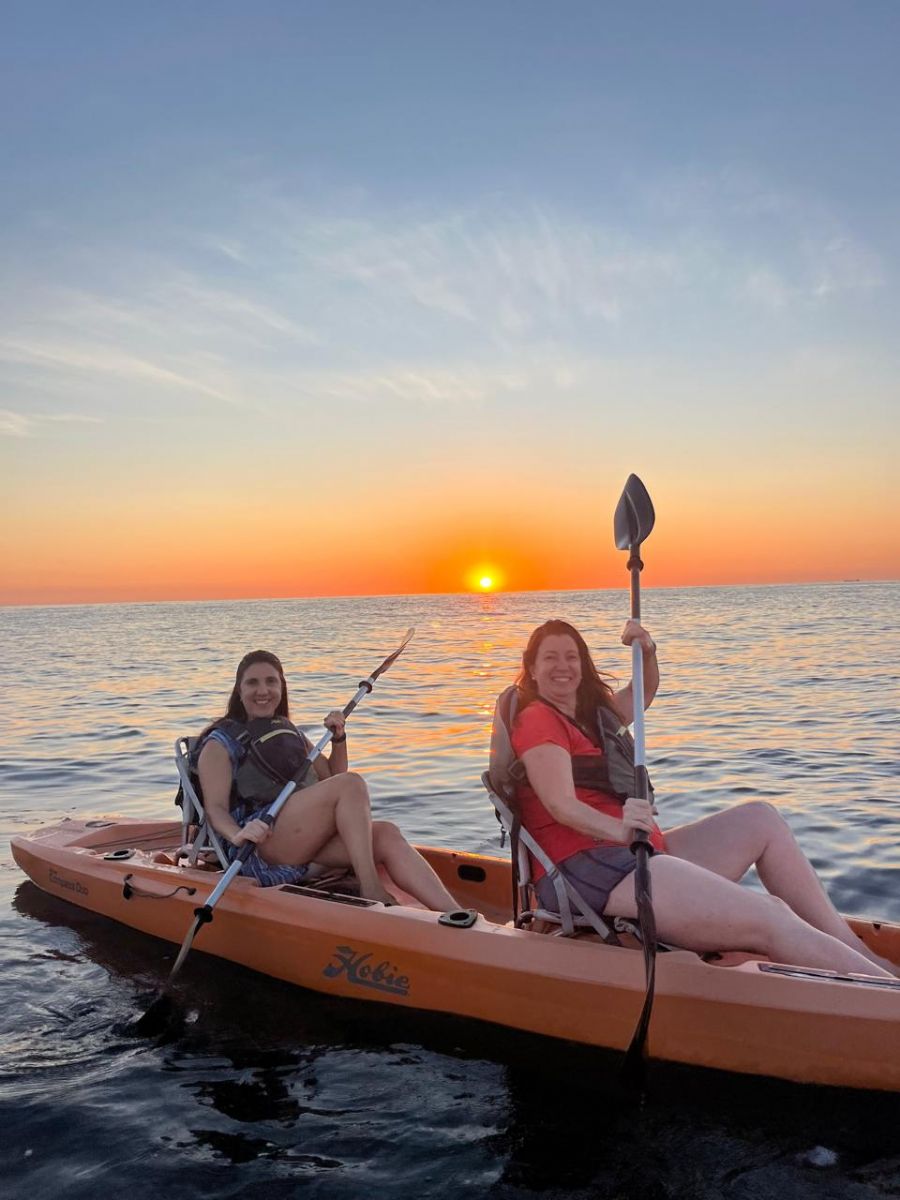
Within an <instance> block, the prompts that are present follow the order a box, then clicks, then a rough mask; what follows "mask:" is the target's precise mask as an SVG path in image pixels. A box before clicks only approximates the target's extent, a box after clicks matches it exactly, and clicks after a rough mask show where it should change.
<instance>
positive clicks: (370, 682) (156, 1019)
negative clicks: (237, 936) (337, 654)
mask: <svg viewBox="0 0 900 1200" xmlns="http://www.w3.org/2000/svg"><path fill="white" fill-rule="evenodd" d="M415 632H416V631H415V629H413V628H410V629H407V631H406V637H405V638H404V639H403V641H402V642H401V643H400V645H399V646H398V647H397V649H396V650H395V651H394V652H393V654H389V655H388V656H387V658H386V659H385V660H384V662H383V663H382V664H381V666H380V667H376V669H375V670H374V671H373V672H372V674H371V675H369V676H368V678H366V679H362V680H360V684H359V690H358V691H357V693H356V695H355V696H354V697H353V699H352V700H351V701H350V702H349V704H345V705H344V707H343V709H342V710H341V711H342V712H343V714H344V716H345V717H349V716H350V714H351V713H352V712H353V710H354V708H356V706H357V705H358V704H359V702H360V701H361V700H362V699H363V697H364V696H368V694H369V692H371V690H372V688H373V687H374V686H375V680H376V679H377V678H378V676H379V675H383V674H384V672H385V671H386V670H387V669H388V667H390V666H391V665H392V664H393V663H394V662H396V661H397V659H398V658H399V657H400V655H401V654H402V653H403V651H404V650H405V649H406V647H407V646H408V645H409V643H410V641H411V640H412V637H413V634H414V633H415ZM333 736H334V734H333V732H332V730H330V729H328V730H326V731H325V733H324V734H323V735H322V737H321V738H319V740H318V742H316V744H315V746H314V747H313V748H312V750H310V752H309V754H308V755H307V757H306V759H305V761H304V763H303V765H302V766H301V768H300V770H299V771H298V772H297V774H296V775H295V776H294V778H293V779H291V780H289V781H288V782H287V783H286V784H285V785H284V787H283V788H282V789H281V791H280V792H279V793H278V795H277V796H276V797H275V799H274V800H273V801H272V803H271V804H270V805H269V807H268V808H267V809H266V811H265V812H264V813H263V815H262V816H261V817H260V818H259V820H261V821H265V823H266V824H267V825H268V826H269V827H270V828H271V827H272V826H273V825H274V824H275V821H276V819H277V817H278V814H279V813H280V812H281V810H282V808H283V807H284V805H285V804H286V802H287V800H288V799H289V797H290V796H292V795H293V793H294V792H295V791H296V790H297V788H298V787H299V786H300V784H301V783H302V782H303V780H304V778H305V776H306V773H307V771H308V770H309V768H310V767H311V766H312V764H313V762H314V761H315V760H316V759H317V758H318V757H319V755H320V754H321V753H322V751H323V750H324V749H325V747H326V746H327V745H328V743H329V742H330V741H331V739H332V737H333ZM255 849H256V844H255V843H254V842H245V843H244V845H243V846H242V847H241V848H240V850H239V851H238V853H237V854H236V856H235V858H234V860H233V861H232V863H231V866H230V867H229V868H228V870H227V871H226V872H225V874H224V875H223V876H222V878H221V879H220V880H219V883H218V884H217V886H216V887H215V888H214V889H213V891H212V892H211V893H210V895H209V899H208V900H207V901H206V903H205V904H203V905H201V906H200V907H199V908H195V909H194V917H195V918H196V919H195V921H194V923H193V925H191V927H190V929H188V931H187V933H186V935H185V938H184V941H183V942H182V943H181V949H180V950H179V951H178V957H177V958H176V959H175V963H174V965H173V967H172V970H171V971H170V972H169V978H168V979H167V980H166V982H165V983H164V984H163V986H162V989H161V991H160V993H159V995H157V996H156V997H155V999H154V1000H153V1001H152V1002H151V1004H150V1006H149V1008H148V1009H147V1011H146V1012H145V1013H144V1015H143V1016H142V1017H140V1018H139V1019H138V1020H137V1021H136V1022H135V1023H134V1024H133V1025H132V1026H131V1027H130V1031H131V1032H132V1033H136V1034H138V1035H139V1036H143V1035H149V1034H153V1033H156V1032H157V1031H159V1029H160V1028H161V1027H163V1026H164V1025H165V1024H167V1022H168V1019H169V1012H170V1008H171V1001H170V999H169V995H168V993H169V990H170V989H171V987H172V981H173V980H174V979H175V976H176V975H177V974H178V972H179V971H180V970H181V966H182V963H183V962H184V960H185V959H186V958H187V956H188V951H189V950H190V948H191V946H192V945H193V942H194V938H195V937H196V936H197V933H198V932H199V930H200V928H201V927H202V926H203V925H206V924H208V923H209V922H210V921H211V920H212V919H213V909H214V908H215V907H216V905H217V904H218V903H219V901H220V900H221V899H222V896H223V895H224V893H225V889H226V888H227V887H228V885H229V884H230V883H231V881H232V879H234V877H235V875H238V874H240V870H241V867H242V866H243V864H244V863H245V862H246V860H247V859H248V858H249V857H250V855H251V854H252V853H253V851H254V850H255Z"/></svg>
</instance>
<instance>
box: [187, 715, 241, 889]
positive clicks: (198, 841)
mask: <svg viewBox="0 0 900 1200" xmlns="http://www.w3.org/2000/svg"><path fill="white" fill-rule="evenodd" d="M199 740H200V739H199V738H196V737H179V738H176V739H175V766H176V768H177V770H178V779H179V782H180V783H181V790H180V792H179V794H178V796H177V797H176V803H177V804H180V805H181V850H180V851H179V857H181V856H185V857H186V858H187V862H188V866H190V867H196V866H199V865H201V863H206V862H208V858H209V855H210V854H214V855H215V857H216V862H217V863H218V865H219V866H220V867H221V868H222V870H223V871H225V870H227V869H228V867H230V866H231V863H230V862H229V861H228V856H227V854H226V853H225V848H224V846H223V845H222V839H221V838H220V837H219V835H218V834H217V833H216V831H215V830H214V829H213V827H212V825H210V823H209V820H208V819H207V816H206V810H205V809H204V807H203V802H202V801H201V799H200V797H199V796H198V794H197V789H196V788H195V787H194V781H193V779H192V778H191V766H190V759H191V754H192V753H193V752H194V750H195V749H196V747H197V743H198V742H199ZM201 856H205V857H201Z"/></svg>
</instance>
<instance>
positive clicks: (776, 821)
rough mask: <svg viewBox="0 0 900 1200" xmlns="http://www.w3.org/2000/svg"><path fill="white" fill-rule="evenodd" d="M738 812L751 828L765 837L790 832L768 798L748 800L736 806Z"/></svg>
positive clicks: (785, 822)
mask: <svg viewBox="0 0 900 1200" xmlns="http://www.w3.org/2000/svg"><path fill="white" fill-rule="evenodd" d="M738 812H740V813H741V815H742V816H743V817H744V818H745V820H747V821H749V822H750V823H751V824H752V826H753V828H754V829H756V830H757V831H758V832H760V833H761V834H763V835H764V836H766V837H771V836H772V835H776V836H782V835H783V834H785V833H788V834H789V833H790V827H789V825H788V823H787V821H785V819H784V817H783V816H782V815H781V813H780V812H779V811H778V809H777V808H776V807H775V805H774V804H770V803H769V801H768V800H748V801H747V802H746V804H742V805H740V806H739V808H738Z"/></svg>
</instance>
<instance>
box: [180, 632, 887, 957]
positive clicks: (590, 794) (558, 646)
mask: <svg viewBox="0 0 900 1200" xmlns="http://www.w3.org/2000/svg"><path fill="white" fill-rule="evenodd" d="M622 641H623V642H624V643H625V644H626V645H630V644H631V643H632V642H637V643H638V644H639V645H640V647H641V650H642V653H643V659H644V680H645V704H646V705H649V704H650V702H651V701H652V700H653V697H654V696H655V694H656V691H657V688H658V685H659V670H658V666H657V660H656V645H655V643H654V641H653V639H652V637H651V636H650V634H649V633H648V632H647V630H646V629H644V628H643V627H642V626H641V625H639V624H638V623H637V622H636V621H629V622H628V624H627V625H626V626H625V631H624V633H623V635H622ZM516 684H517V689H518V711H517V715H516V718H515V721H514V724H513V727H512V730H511V736H512V747H513V751H514V752H515V754H516V756H517V757H518V759H519V761H520V762H521V764H522V766H523V768H524V778H522V780H521V782H520V784H519V786H518V789H517V802H518V807H519V815H520V817H521V820H522V823H523V825H524V826H525V828H526V829H528V831H529V832H530V833H531V834H532V836H533V837H534V838H535V839H536V841H537V842H538V844H539V845H540V846H541V847H542V849H544V850H545V852H546V853H547V854H548V856H549V857H550V859H551V860H552V861H554V862H555V863H557V864H558V866H559V868H560V870H561V871H562V873H563V874H564V875H565V876H566V877H568V878H569V880H570V881H571V882H572V883H573V884H574V886H575V887H576V889H577V890H578V892H579V893H580V894H581V895H582V896H583V897H584V898H585V899H586V900H587V901H588V902H589V903H590V904H591V906H592V907H593V908H594V909H595V911H596V912H597V913H599V914H601V915H605V916H607V917H617V916H618V917H630V918H634V917H635V916H636V905H635V893H634V880H633V878H632V872H633V870H634V857H633V855H632V853H631V850H630V849H629V846H630V843H631V841H632V834H633V832H634V831H635V830H643V831H645V832H646V833H647V834H648V835H649V838H650V844H651V846H652V848H653V850H654V851H655V853H654V854H653V855H652V857H651V860H650V873H651V878H652V887H653V907H654V912H655V915H656V925H657V931H658V934H659V937H660V939H661V940H662V941H664V942H672V943H674V944H676V945H679V946H683V947H685V948H687V949H691V950H695V951H697V952H698V953H705V952H710V951H723V950H735V949H739V950H744V951H747V952H750V953H753V954H760V955H765V956H767V957H769V958H772V959H775V960H777V961H779V962H787V963H794V964H796V965H798V966H805V967H816V968H824V969H828V970H836V971H840V972H862V973H865V974H869V975H892V974H894V973H895V972H894V970H893V968H891V966H890V964H887V963H886V962H885V961H884V960H882V959H880V958H879V957H878V956H877V955H875V954H874V953H873V952H872V951H871V950H869V949H868V947H866V946H865V944H864V943H863V942H862V941H861V940H860V939H859V938H858V937H857V936H856V935H855V934H854V933H853V932H852V930H851V929H850V928H849V926H848V925H847V923H846V922H845V921H844V919H843V918H842V917H841V916H840V914H839V913H838V912H837V910H836V909H835V908H834V906H833V904H832V903H831V901H830V900H829V898H828V896H827V894H826V893H825V890H824V888H823V887H822V884H821V883H820V882H819V879H818V877H817V876H816V873H815V871H814V870H813V868H812V866H811V864H810V862H809V861H808V859H807V858H806V856H805V855H804V854H803V852H802V851H801V850H800V848H799V846H798V845H797V843H796V842H795V840H794V838H793V835H792V834H791V832H790V829H789V828H788V826H787V824H786V823H785V821H784V820H783V819H782V817H781V816H780V814H779V813H778V812H777V810H776V809H775V808H774V807H773V806H772V805H770V804H768V803H765V802H762V801H750V802H748V803H744V804H739V805H737V806H735V807H733V808H730V809H727V810H726V811H725V812H720V813H715V814H713V815H712V816H708V817H704V818H702V819H701V820H699V821H693V822H691V823H689V824H687V825H682V826H679V827H677V828H675V829H671V830H668V831H666V832H665V833H663V832H662V831H661V830H660V829H659V827H658V825H657V824H656V821H655V820H654V810H653V806H652V802H651V801H648V800H641V799H637V798H635V797H632V796H630V795H628V794H627V793H626V792H624V791H621V790H618V789H617V788H616V787H615V785H614V782H613V781H612V779H611V772H612V768H613V767H614V766H615V764H614V762H613V761H612V760H613V757H614V756H613V755H611V754H610V753H609V749H610V743H609V737H608V731H609V728H610V727H611V728H612V729H615V728H616V723H620V725H621V726H623V727H624V726H628V725H630V724H631V723H632V721H633V718H634V697H633V694H632V689H631V685H630V684H629V685H627V686H626V687H624V688H622V689H621V690H619V691H614V690H613V689H612V688H611V687H610V686H609V684H608V683H607V682H606V681H605V680H604V679H603V678H602V677H601V675H600V674H599V672H598V671H597V668H596V667H595V665H594V663H593V660H592V658H591V655H590V651H589V650H588V648H587V645H586V643H585V641H584V638H583V637H582V636H581V634H580V633H579V632H578V631H577V630H576V629H575V628H574V627H573V626H572V625H570V624H568V623H567V622H565V621H558V620H554V621H547V622H546V623H545V624H543V625H541V626H539V627H538V628H537V629H535V630H534V632H533V633H532V635H531V637H530V638H529V641H528V644H527V646H526V648H525V652H524V654H523V656H522V669H521V672H520V674H519V677H518V679H517V681H516ZM604 711H605V716H604ZM609 714H612V716H613V717H614V721H613V722H612V723H610V721H609V719H608V718H609ZM278 718H281V719H282V720H281V724H282V729H283V728H284V727H285V726H287V727H289V729H290V731H291V732H292V733H293V734H294V735H295V736H296V738H297V739H299V745H300V747H301V750H302V751H305V750H308V749H309V743H308V742H306V740H305V738H303V735H302V734H301V733H299V731H297V730H296V729H295V728H294V726H292V725H290V722H289V706H288V692H287V684H286V682H285V678H284V671H283V670H282V666H281V663H280V662H279V660H278V659H277V658H276V656H275V655H274V654H271V653H269V652H267V651H263V650H257V651H253V652H252V653H250V654H248V655H246V656H245V657H244V658H243V659H242V660H241V662H240V664H239V665H238V669H237V673H236V676H235V683H234V688H233V690H232V693H231V696H230V697H229V701H228V706H227V711H226V714H225V716H224V717H223V718H221V719H220V720H219V721H217V722H214V723H213V724H212V725H211V726H210V727H209V728H208V729H207V730H206V731H205V732H204V736H203V738H202V740H201V749H200V753H199V758H198V761H197V773H198V776H199V781H200V786H201V789H202V794H203V799H204V804H205V807H206V812H207V816H208V819H209V821H210V823H211V825H212V826H213V828H214V829H215V830H216V832H217V833H219V834H220V836H221V837H222V838H224V839H225V840H226V842H227V843H228V848H229V854H231V855H234V854H236V852H237V850H238V849H239V848H240V847H241V846H242V845H243V844H244V843H246V842H252V843H253V844H254V846H255V847H256V849H255V850H254V853H253V854H252V855H251V856H250V857H249V858H248V859H247V861H246V863H245V864H244V866H243V868H242V871H243V873H245V874H248V875H252V876H253V877H255V878H256V879H257V880H258V881H259V882H260V883H261V884H263V885H266V884H275V883H284V882H288V881H291V880H298V879H301V878H303V877H304V876H305V875H306V874H307V872H308V870H309V868H310V865H311V864H313V863H315V864H318V865H320V866H322V867H327V868H331V867H341V868H344V867H350V868H352V869H353V871H354V872H355V873H356V876H357V878H358V881H359V885H360V890H361V892H362V894H363V895H364V896H366V897H368V898H370V899H373V900H380V901H383V902H384V903H387V904H392V903H395V898H394V897H393V896H392V895H391V894H390V892H389V891H388V890H387V889H386V888H385V887H384V885H383V883H382V882H381V879H380V877H379V874H378V867H379V866H383V867H384V868H385V870H386V872H387V874H388V875H389V877H390V879H392V880H393V881H394V883H395V884H396V885H397V887H398V888H402V889H403V891H405V892H407V893H408V894H409V895H411V896H413V897H414V898H415V899H416V900H418V901H419V902H420V903H421V904H423V905H425V906H426V907H427V908H431V909H435V910H447V909H452V908H455V907H456V904H455V901H454V899H453V897H452V896H451V895H450V893H449V892H448V891H447V889H446V888H445V887H444V885H443V884H442V883H441V881H440V879H439V878H438V876H437V875H436V874H435V872H434V871H433V870H432V868H431V867H430V866H429V864H428V863H427V862H426V861H425V859H424V858H423V857H422V856H421V855H420V854H419V853H418V851H417V850H416V849H415V848H414V847H413V846H411V845H410V844H409V842H407V841H406V839H405V838H404V836H403V835H402V833H401V832H400V830H399V829H398V828H397V826H396V825H394V824H393V823H391V822H390V821H373V820H372V816H371V811H370V806H369V796H368V791H367V788H366V784H365V781H364V780H363V779H362V777H361V776H359V775H357V774H355V773H354V772H352V771H350V770H348V758H347V740H346V738H347V735H346V730H345V726H344V717H343V714H342V713H341V712H340V711H338V710H336V711H334V712H331V713H329V714H328V716H327V717H326V718H325V724H326V725H327V726H328V728H330V729H331V730H332V733H333V737H332V743H331V753H330V756H329V757H328V758H327V759H326V758H325V757H324V756H319V757H318V758H316V759H315V760H314V762H313V764H312V766H311V768H310V776H309V779H308V780H307V782H306V786H305V787H304V788H303V790H302V791H297V792H295V793H294V794H293V795H292V796H291V797H290V798H289V799H288V801H287V803H286V805H285V806H284V808H283V809H282V811H281V813H280V815H279V817H278V820H277V822H276V823H275V825H274V827H272V828H270V827H269V826H268V825H267V824H265V822H263V821H262V820H261V819H260V818H261V817H262V815H263V814H264V812H265V810H266V807H267V805H268V803H269V802H270V801H271V799H272V798H273V797H272V796H265V797H264V796H263V795H262V794H254V789H253V787H252V772H251V773H250V778H251V784H250V785H248V783H247V767H248V766H249V765H250V764H249V757H250V750H251V749H252V748H253V744H254V739H253V737H252V736H251V733H252V730H253V728H254V726H258V725H259V723H260V722H262V724H263V725H264V726H265V725H266V724H267V722H268V723H271V722H273V721H274V722H276V723H277V721H278ZM604 730H606V732H604ZM257 740H260V739H257ZM604 747H605V749H604ZM301 757H302V753H301ZM313 772H314V773H315V777H314V778H313ZM613 775H614V773H613ZM620 782H621V780H620V778H616V779H615V783H620ZM754 866H755V867H756V870H757V873H758V876H759V879H760V881H761V882H762V884H763V886H764V887H765V889H766V891H765V893H760V892H756V891H751V890H749V889H747V888H744V887H741V886H740V884H739V881H740V880H741V879H742V878H743V876H744V875H745V874H746V873H747V871H748V870H749V869H750V868H751V867H754ZM535 886H536V888H537V892H538V897H539V900H540V902H541V904H542V905H543V907H545V908H548V909H551V910H553V909H556V907H557V904H556V897H555V893H554V890H553V888H552V887H551V886H549V883H548V881H547V880H546V877H544V878H543V879H542V878H541V877H540V868H539V866H538V867H537V869H536V872H535Z"/></svg>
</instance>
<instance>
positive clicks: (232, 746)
mask: <svg viewBox="0 0 900 1200" xmlns="http://www.w3.org/2000/svg"><path fill="white" fill-rule="evenodd" d="M245 732H246V726H244V725H241V723H240V722H239V721H232V720H230V719H228V718H225V719H224V720H221V721H215V722H213V724H212V725H211V726H209V728H207V729H205V730H204V732H203V733H202V734H201V736H200V739H199V743H198V746H197V754H198V757H199V755H200V754H202V753H203V751H204V750H205V749H206V747H207V746H210V745H216V746H221V747H222V748H223V749H224V750H225V751H227V753H228V757H229V758H230V759H231V761H232V764H233V765H234V766H237V765H238V763H239V762H240V761H241V759H242V758H243V757H244V755H245V754H246V753H247V750H246V746H245V745H244V742H245V740H246V738H245V736H244V734H245Z"/></svg>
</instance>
